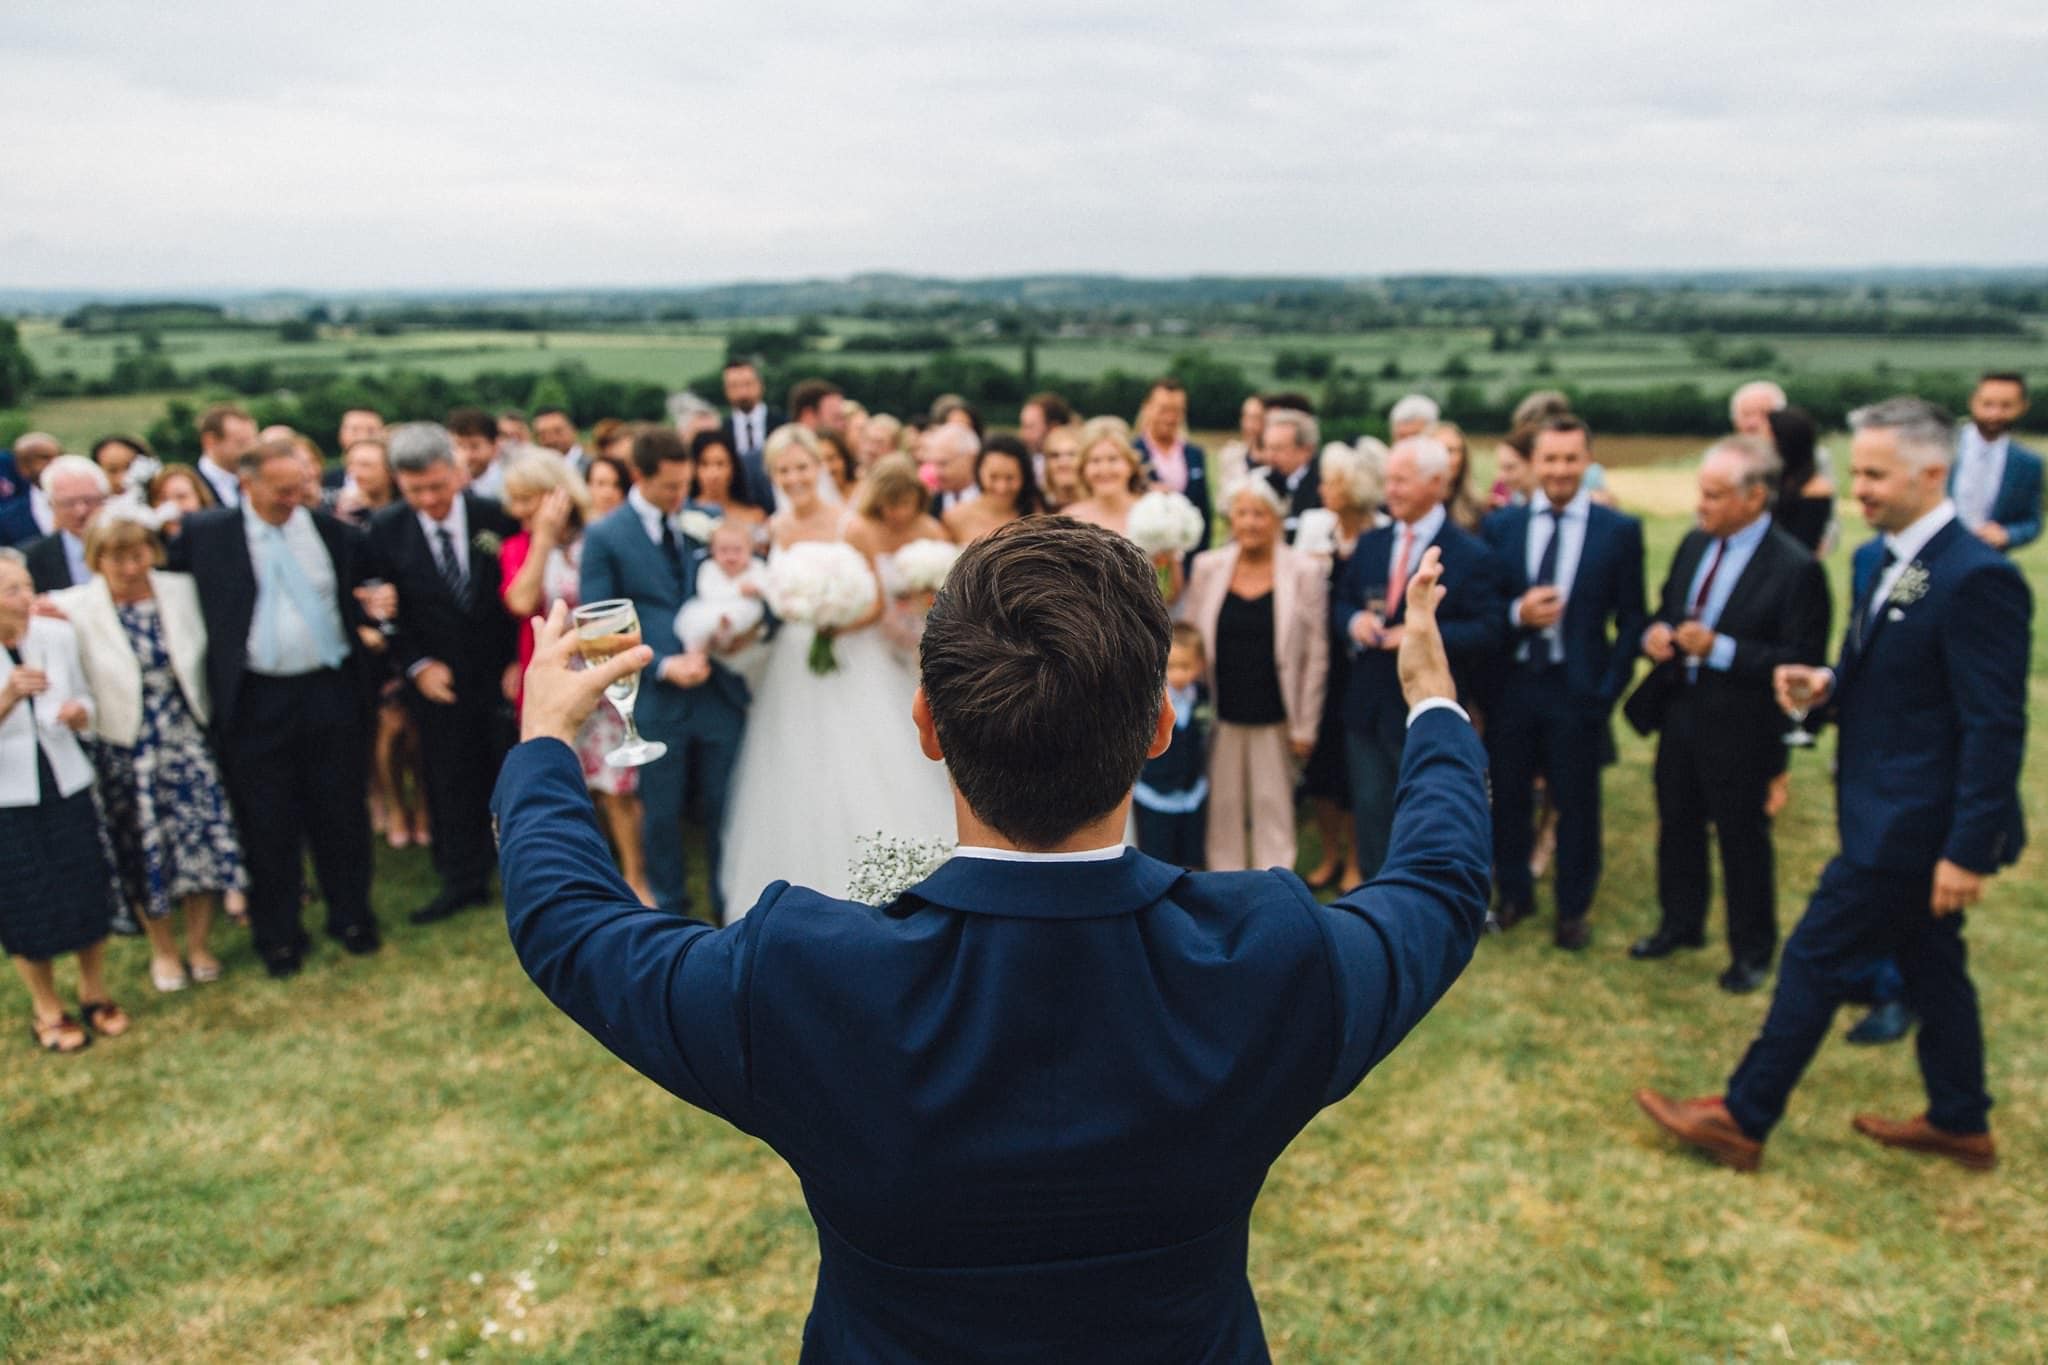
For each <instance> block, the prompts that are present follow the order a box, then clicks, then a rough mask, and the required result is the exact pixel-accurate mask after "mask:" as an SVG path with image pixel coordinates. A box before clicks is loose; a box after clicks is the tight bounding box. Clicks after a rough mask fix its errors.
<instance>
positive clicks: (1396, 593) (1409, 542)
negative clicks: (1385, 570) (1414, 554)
mask: <svg viewBox="0 0 2048 1365" xmlns="http://www.w3.org/2000/svg"><path fill="white" fill-rule="evenodd" d="M1414 540H1415V528H1414V527H1413V526H1410V525H1408V524H1407V523H1405V522H1404V523H1402V526H1401V550H1400V553H1398V554H1396V555H1395V556H1394V572H1393V573H1391V574H1389V575H1387V615H1388V616H1392V615H1393V614H1394V613H1395V612H1397V611H1399V610H1400V609H1401V593H1402V590H1403V589H1405V588H1406V587H1407V586H1408V551H1409V549H1410V548H1412V546H1413V543H1414Z"/></svg>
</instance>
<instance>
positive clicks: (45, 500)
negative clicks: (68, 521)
mask: <svg viewBox="0 0 2048 1365" xmlns="http://www.w3.org/2000/svg"><path fill="white" fill-rule="evenodd" d="M28 513H29V515H30V516H32V517H34V518H35V519H36V529H37V530H38V531H41V532H42V533H43V534H44V535H46V536H47V535H50V534H52V533H54V532H55V531H56V529H57V509H56V508H54V507H52V506H50V495H49V494H48V493H45V492H44V491H43V490H42V488H41V487H40V486H39V485H37V484H30V485H29V486H28Z"/></svg>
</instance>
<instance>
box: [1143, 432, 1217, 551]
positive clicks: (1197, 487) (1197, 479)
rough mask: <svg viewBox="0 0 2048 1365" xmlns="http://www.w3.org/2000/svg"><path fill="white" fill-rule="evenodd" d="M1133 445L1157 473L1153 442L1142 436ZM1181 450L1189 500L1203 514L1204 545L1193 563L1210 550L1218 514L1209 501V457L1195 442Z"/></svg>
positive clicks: (1150, 470) (1147, 468) (1197, 549)
mask: <svg viewBox="0 0 2048 1365" xmlns="http://www.w3.org/2000/svg"><path fill="white" fill-rule="evenodd" d="M1132 444H1133V445H1134V446H1136V447H1137V451H1138V454H1139V455H1141V456H1143V457H1144V460H1145V469H1146V471H1147V472H1148V473H1150V472H1155V471H1154V467H1153V463H1152V458H1153V457H1152V442H1151V441H1150V440H1149V439H1147V438H1146V437H1143V436H1140V437H1139V438H1138V439H1137V440H1136V441H1133V442H1132ZM1181 449H1182V451H1183V452H1184V453H1185V454H1186V456H1187V461H1188V487H1187V500H1188V501H1189V502H1191V503H1193V504H1194V505H1195V510H1196V511H1197V512H1200V513H1201V514H1202V543H1201V544H1200V545H1197V546H1196V547H1195V548H1194V550H1193V551H1192V552H1190V554H1189V559H1190V560H1191V561H1192V559H1193V557H1194V555H1195V554H1197V553H1199V552H1201V551H1203V550H1206V549H1208V548H1209V539H1210V530H1211V523H1212V522H1214V521H1215V519H1216V514H1215V510H1214V508H1213V507H1212V505H1211V503H1210V499H1209V460H1208V457H1207V456H1206V455H1204V454H1203V453H1202V448H1201V447H1200V446H1198V445H1196V444H1195V443H1194V442H1193V441H1184V442H1183V443H1182V445H1181Z"/></svg>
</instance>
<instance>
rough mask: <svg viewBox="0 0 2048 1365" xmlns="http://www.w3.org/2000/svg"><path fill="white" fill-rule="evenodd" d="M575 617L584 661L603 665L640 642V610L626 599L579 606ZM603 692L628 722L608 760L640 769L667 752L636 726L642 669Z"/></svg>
mask: <svg viewBox="0 0 2048 1365" xmlns="http://www.w3.org/2000/svg"><path fill="white" fill-rule="evenodd" d="M572 619H573V620H574V622H575V625H576V647H577V649H578V650H579V651H581V653H582V655H583V662H584V663H585V664H601V663H603V662H604V661H605V660H607V659H609V658H611V657H612V655H614V654H617V653H619V652H620V651H622V650H627V649H631V648H633V647H634V646H635V645H637V644H639V643H640V613H639V612H638V611H637V610H635V609H634V607H633V603H632V602H631V601H630V600H628V599H626V598H623V597H617V598H613V599H611V600H610V601H606V602H592V603H591V604H590V605H589V606H586V607H578V608H576V610H575V612H574V614H573V618H572ZM604 694H605V696H606V697H608V698H610V699H611V703H612V709H613V710H615V711H617V712H618V713H619V719H621V720H623V721H625V722H626V740H625V743H623V744H621V745H619V747H618V748H616V749H614V750H612V751H611V752H610V753H608V754H606V755H605V756H604V761H605V762H607V763H609V764H611V765H612V766H613V767H614V768H637V767H639V766H640V765H641V764H643V763H652V762H654V760H655V759H657V758H660V757H661V756H662V755H663V754H665V753H667V752H668V745H666V744H663V743H662V742H661V741H660V740H658V739H642V738H640V732H639V730H637V729H635V728H634V726H633V706H634V703H636V702H637V701H638V700H639V698H640V670H639V669H637V668H636V669H634V670H633V671H632V672H631V673H628V674H627V675H626V676H625V677H623V678H621V679H619V680H618V681H617V682H615V683H613V684H612V685H611V686H609V687H607V688H605V690H604Z"/></svg>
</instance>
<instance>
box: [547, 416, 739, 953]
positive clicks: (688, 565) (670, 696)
mask: <svg viewBox="0 0 2048 1365" xmlns="http://www.w3.org/2000/svg"><path fill="white" fill-rule="evenodd" d="M633 464H634V465H635V467H636V468H637V469H638V470H639V474H640V478H639V481H638V482H637V483H635V484H634V485H633V490H632V491H631V492H630V493H628V494H627V495H626V501H625V505H624V506H622V507H620V508H618V509H617V510H616V511H614V512H613V513H612V514H611V515H610V516H608V517H606V518H605V519H604V520H603V521H600V522H599V523H598V524H597V525H595V526H593V527H591V528H590V530H589V531H587V532H585V533H584V540H583V571H582V581H581V583H580V584H579V587H580V590H581V592H582V598H583V601H584V602H585V603H590V602H602V601H606V600H609V599H611V598H617V597H624V598H630V599H631V600H632V602H633V605H634V607H635V608H636V609H637V610H638V612H639V615H640V638H641V639H642V640H643V641H645V642H646V643H647V644H648V645H650V646H652V647H653V649H654V658H653V660H652V661H651V662H650V663H649V665H648V667H647V672H646V676H645V677H644V678H642V679H641V682H640V699H639V702H638V710H637V711H636V713H635V715H634V720H635V722H636V723H637V724H638V726H639V729H640V733H641V734H643V735H645V736H646V737H647V738H648V739H656V740H660V741H661V742H662V743H663V744H666V745H667V746H668V752H667V753H666V754H664V755H662V756H661V757H660V758H658V759H656V760H655V761H654V762H652V763H650V764H648V765H647V766H646V767H644V768H642V769H641V770H640V801H641V806H642V809H643V810H644V811H645V815H644V816H643V820H644V825H643V829H644V837H645V840H646V844H647V880H648V882H649V883H650V884H651V885H652V886H653V888H654V896H655V903H656V904H657V905H658V906H660V908H661V909H663V910H666V911H668V912H669V913H670V914H673V915H686V914H688V913H689V911H690V894H689V891H688V889H687V887H686V885H685V881H684V875H685V869H684V863H683V808H684V807H685V806H686V805H687V804H688V803H689V795H690V787H691V785H692V784H693V783H694V784H695V785H696V787H697V796H698V805H699V808H700V809H701V811H702V813H703V816H704V858H705V862H706V864H707V865H708V868H709V871H710V877H711V912H712V915H713V917H714V918H715V919H717V920H719V921H723V920H724V918H725V902H724V899H723V897H722V896H721V895H720V893H719V888H718V882H719V877H718V868H719V854H720V853H721V852H722V850H723V846H724V841H723V837H722V835H723V831H724V826H725V802H726V797H727V795H728V793H729V792H730V791H731V788H732V765H733V761H734V760H735V759H737V758H738V757H739V752H740V740H741V738H742V736H743V735H744V733H745V730H746V724H747V704H748V700H749V698H748V694H747V684H746V682H745V680H744V679H742V678H741V677H740V676H739V675H738V674H737V673H734V672H733V671H732V670H731V669H729V668H727V667H726V666H725V665H724V664H722V663H720V662H718V661H717V660H715V659H713V658H711V657H710V655H708V654H705V653H703V652H701V651H699V652H690V651H686V650H685V649H684V648H683V646H682V642H681V641H680V640H678V639H677V638H676V611H677V610H678V609H679V608H680V607H681V606H682V605H683V603H684V602H685V601H687V600H689V598H690V596H691V595H692V594H693V593H695V592H696V590H697V566H698V565H699V564H700V563H702V562H703V560H704V558H705V556H706V553H707V551H706V550H705V547H704V546H703V545H701V544H699V543H698V542H697V541H696V540H695V539H694V538H693V537H691V536H689V535H687V534H685V533H684V532H683V531H682V529H681V528H680V526H679V525H678V523H677V520H676V517H677V514H678V513H680V512H681V511H682V510H683V506H684V503H685V502H686V500H687V498H688V495H689V491H690V481H691V478H692V477H693V476H694V475H695V473H696V464H695V462H694V461H693V460H692V459H691V456H690V447H688V446H686V445H684V444H683V441H682V438H681V437H680V436H678V435H676V433H675V432H673V431H669V430H667V429H665V428H663V429H656V430H652V431H645V432H642V433H641V434H640V435H638V436H636V437H634V438H633Z"/></svg>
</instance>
